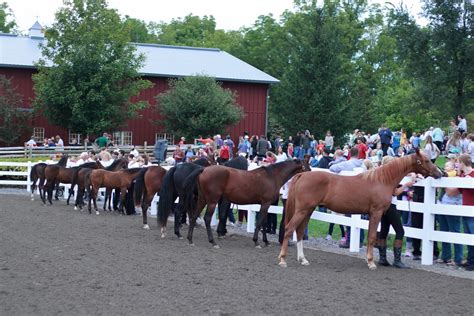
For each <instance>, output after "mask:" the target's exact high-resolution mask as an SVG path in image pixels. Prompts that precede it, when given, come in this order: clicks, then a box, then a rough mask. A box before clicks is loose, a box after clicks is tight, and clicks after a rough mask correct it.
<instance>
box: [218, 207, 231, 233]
mask: <svg viewBox="0 0 474 316" xmlns="http://www.w3.org/2000/svg"><path fill="white" fill-rule="evenodd" d="M229 207H230V202H229V201H228V200H227V199H222V200H221V203H219V224H218V225H217V238H224V237H225V235H226V233H227V229H226V225H227V217H228V215H229V213H228V212H229Z"/></svg>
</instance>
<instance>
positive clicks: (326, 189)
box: [279, 150, 442, 270]
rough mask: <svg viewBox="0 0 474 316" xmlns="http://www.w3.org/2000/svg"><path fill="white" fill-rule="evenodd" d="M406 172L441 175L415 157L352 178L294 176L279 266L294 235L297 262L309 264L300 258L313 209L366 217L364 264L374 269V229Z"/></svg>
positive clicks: (322, 174) (422, 157)
mask: <svg viewBox="0 0 474 316" xmlns="http://www.w3.org/2000/svg"><path fill="white" fill-rule="evenodd" d="M410 172H416V173H421V174H422V175H424V176H432V177H434V178H440V177H441V176H442V173H441V171H440V170H439V169H438V167H436V166H435V165H434V164H433V163H431V161H430V159H429V158H428V157H427V156H425V155H424V154H421V153H420V152H419V151H418V150H417V152H416V154H412V155H409V156H405V157H403V158H399V159H396V160H394V161H392V162H391V163H389V164H387V165H384V166H381V167H380V168H377V169H375V170H370V171H368V172H364V173H362V174H359V175H356V176H341V175H337V174H332V173H328V172H318V171H314V172H308V173H303V174H299V175H297V176H295V177H294V178H293V180H292V183H291V185H290V191H289V194H288V200H287V201H286V217H285V237H284V240H283V243H282V246H281V251H280V255H279V259H280V263H279V264H280V266H282V267H286V266H287V264H286V255H287V251H288V241H289V240H290V238H291V236H292V234H293V232H294V231H295V230H296V234H297V251H298V256H297V258H298V261H299V262H300V263H301V264H302V265H308V264H309V262H308V260H307V259H306V258H305V256H304V254H303V233H304V229H305V227H306V225H307V224H308V221H309V219H310V217H311V214H312V213H313V211H314V209H315V207H316V206H317V205H324V206H326V207H327V208H328V209H330V210H332V211H335V212H338V213H343V214H369V218H370V220H369V232H368V245H367V264H368V266H369V269H371V270H374V269H376V268H377V267H376V265H375V263H374V257H373V248H374V244H375V240H376V235H377V227H378V225H379V223H380V219H381V218H382V215H383V213H385V211H386V210H387V209H388V207H389V206H390V202H391V199H392V195H393V193H394V191H395V189H396V188H397V186H398V184H399V183H400V181H401V180H402V179H403V177H405V176H406V175H407V174H408V173H410Z"/></svg>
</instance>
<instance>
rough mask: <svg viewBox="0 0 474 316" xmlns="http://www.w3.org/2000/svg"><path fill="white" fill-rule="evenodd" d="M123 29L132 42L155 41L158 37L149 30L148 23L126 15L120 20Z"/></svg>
mask: <svg viewBox="0 0 474 316" xmlns="http://www.w3.org/2000/svg"><path fill="white" fill-rule="evenodd" d="M122 24H123V31H124V32H126V33H127V34H128V36H129V41H130V42H133V43H156V42H157V41H158V39H157V38H156V37H155V36H154V35H153V34H152V33H151V32H150V31H149V27H148V25H147V24H146V23H145V22H144V21H142V20H139V19H135V18H131V17H129V16H128V15H126V16H125V18H124V19H123V21H122Z"/></svg>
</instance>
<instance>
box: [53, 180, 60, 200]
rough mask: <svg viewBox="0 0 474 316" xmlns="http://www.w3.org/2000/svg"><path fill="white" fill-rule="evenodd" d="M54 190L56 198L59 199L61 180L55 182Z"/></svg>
mask: <svg viewBox="0 0 474 316" xmlns="http://www.w3.org/2000/svg"><path fill="white" fill-rule="evenodd" d="M54 190H55V194H54V200H55V201H59V192H58V191H59V181H58V182H55V185H54Z"/></svg>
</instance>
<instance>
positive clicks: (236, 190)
mask: <svg viewBox="0 0 474 316" xmlns="http://www.w3.org/2000/svg"><path fill="white" fill-rule="evenodd" d="M309 169H310V168H309V165H308V164H307V161H304V162H303V161H300V160H289V161H284V162H280V163H276V164H273V165H270V166H266V167H261V168H257V169H254V170H251V171H246V170H245V171H244V170H236V169H232V168H228V167H224V166H211V167H208V168H205V169H200V170H196V171H193V173H191V174H190V175H189V176H188V177H187V178H186V183H185V192H186V196H185V205H186V206H187V209H188V212H189V218H190V225H189V232H188V241H189V243H190V244H192V243H193V240H192V238H193V229H194V226H195V224H196V219H197V217H198V216H199V214H200V213H201V211H202V209H203V208H204V206H205V205H207V210H206V213H205V216H204V221H205V223H206V229H207V236H208V239H209V242H210V243H211V244H212V245H213V246H214V247H216V248H218V245H217V244H216V242H215V241H214V237H213V235H212V231H211V225H210V224H211V218H212V214H213V213H214V209H215V208H216V205H217V203H218V202H219V200H220V198H221V197H224V198H226V199H228V200H229V201H230V202H232V203H236V204H260V205H261V207H260V217H259V219H258V222H257V225H256V228H255V232H254V236H253V241H254V242H255V246H256V247H260V245H259V243H258V232H259V231H260V229H261V228H262V227H263V226H264V225H265V223H266V220H267V212H268V208H269V207H270V205H271V204H272V203H273V202H274V201H275V200H276V199H277V198H278V195H279V191H280V188H281V186H282V185H283V184H284V183H285V182H286V181H288V180H289V179H290V178H291V177H292V176H294V175H295V174H297V173H300V172H303V171H305V170H309ZM196 193H197V197H198V198H197V206H195V202H194V201H195V195H196ZM263 241H264V242H265V245H268V240H267V235H266V230H265V229H264V230H263Z"/></svg>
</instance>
